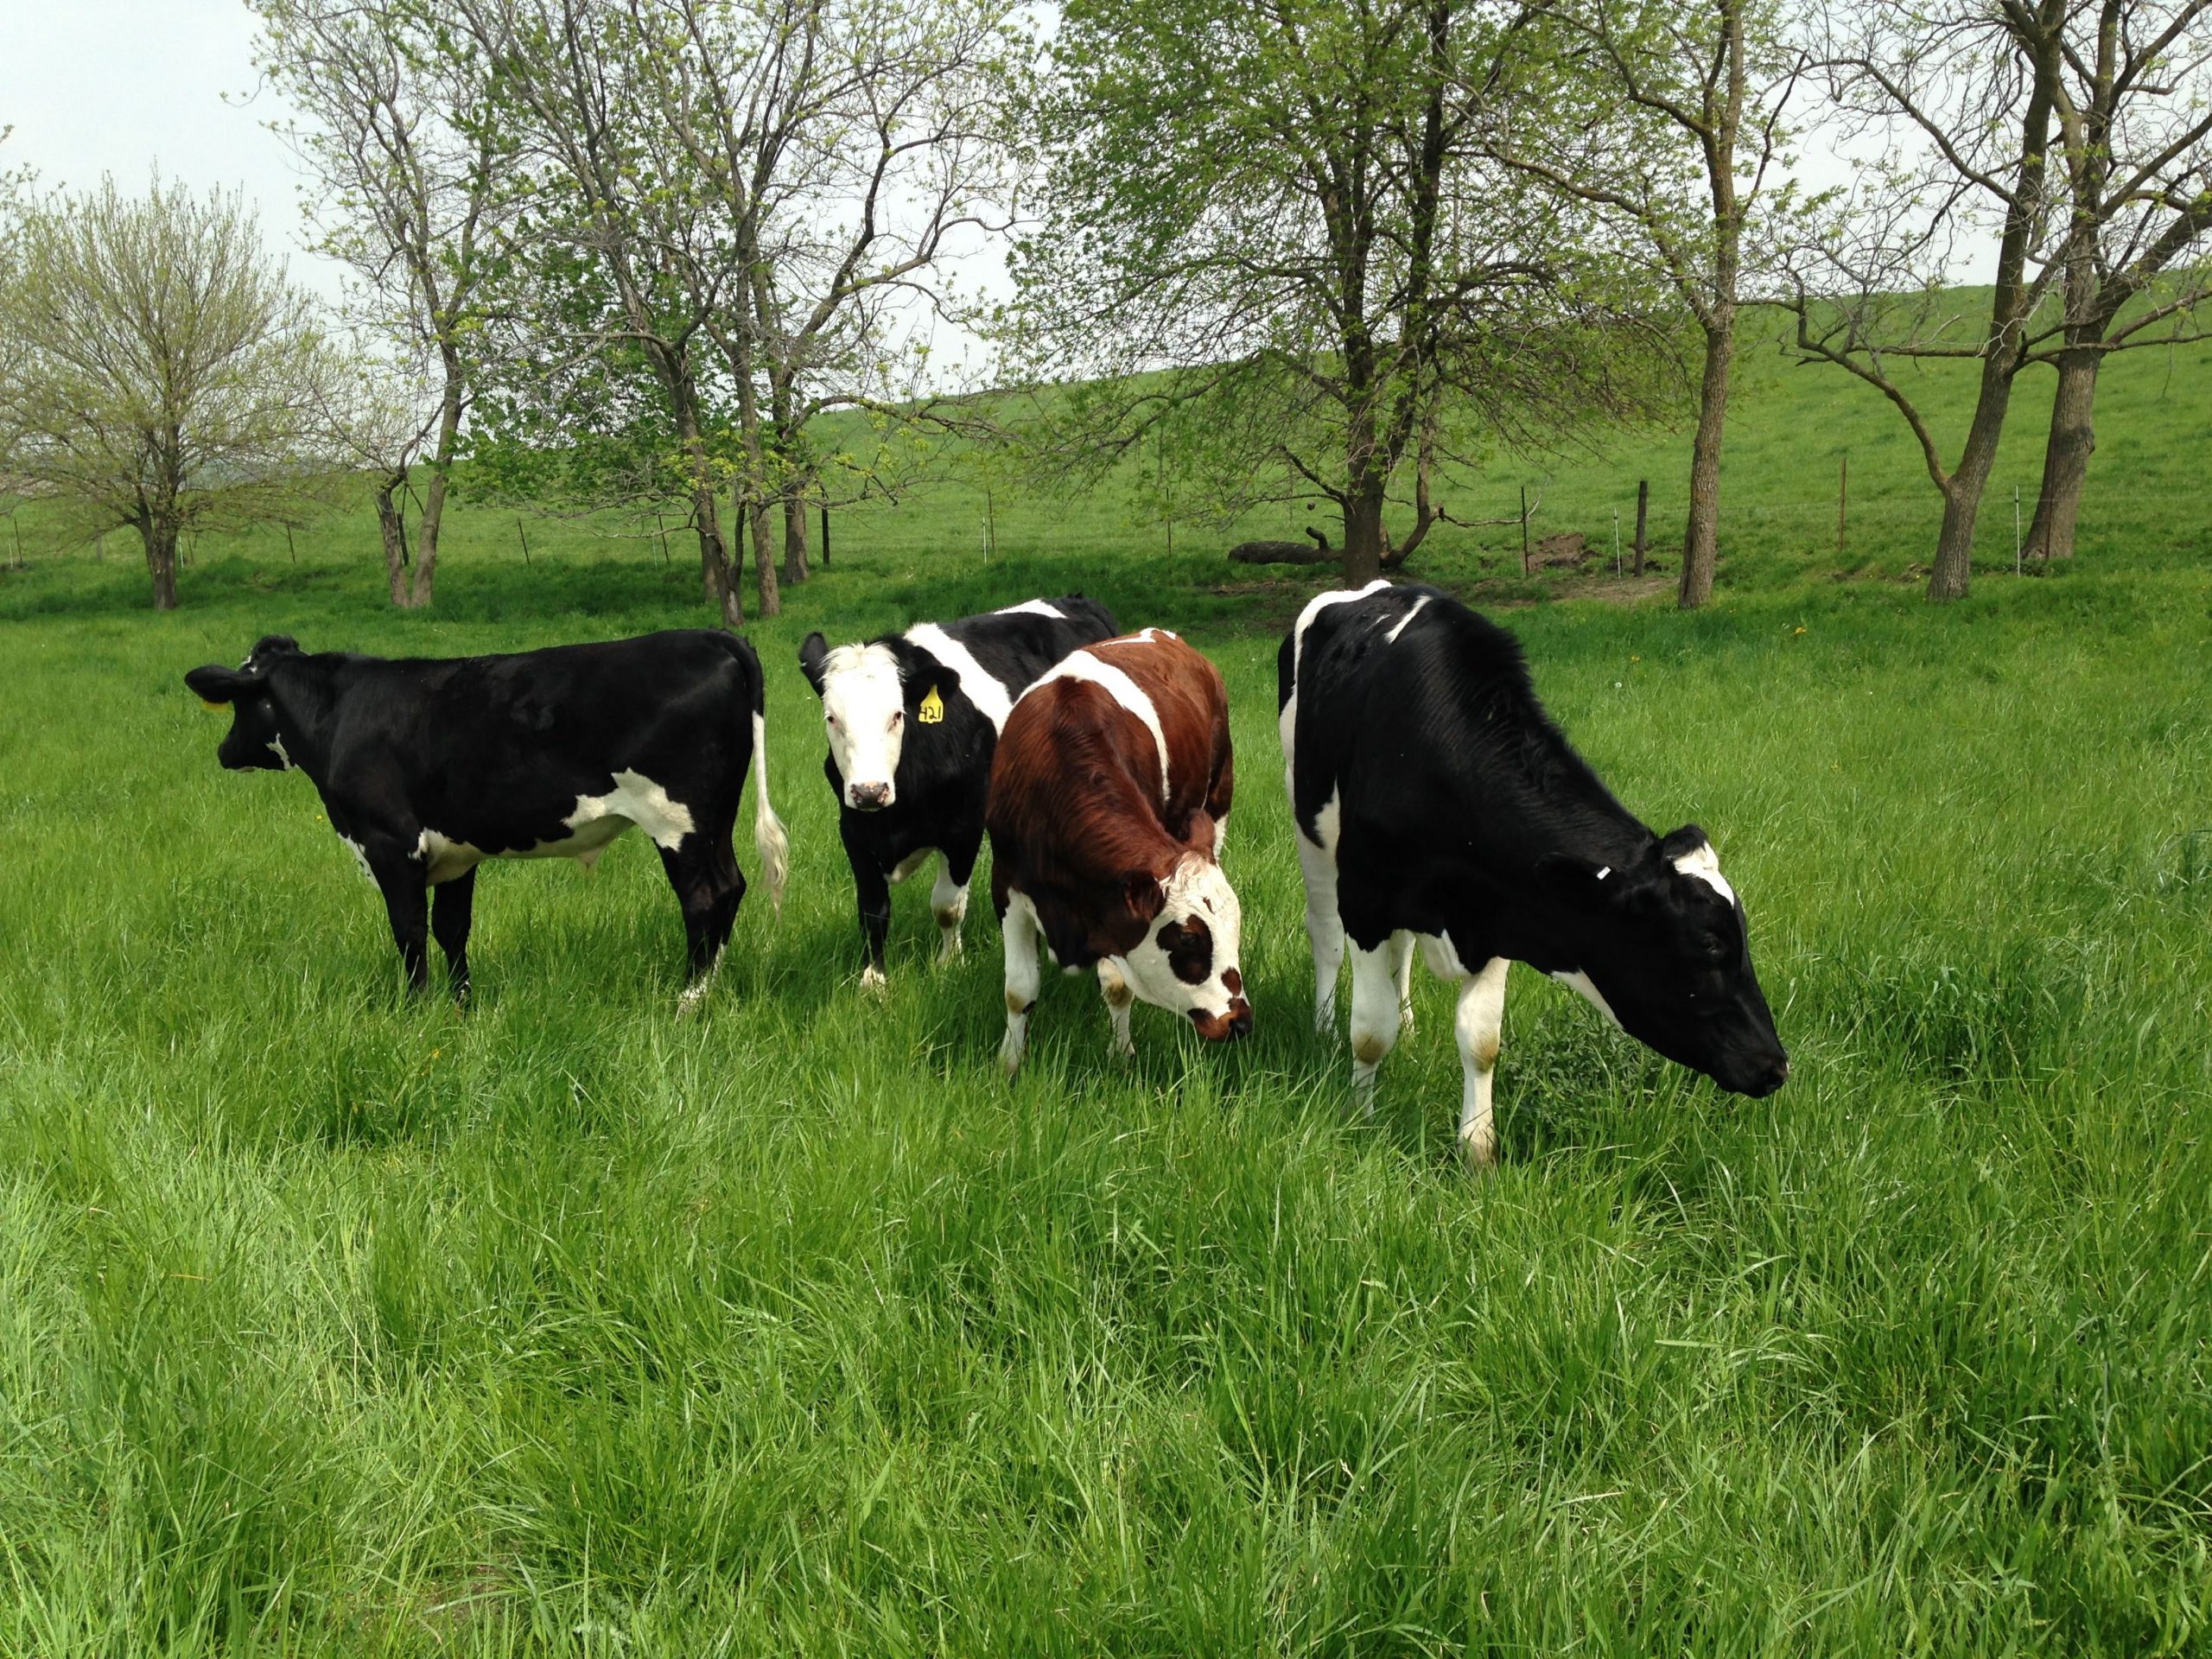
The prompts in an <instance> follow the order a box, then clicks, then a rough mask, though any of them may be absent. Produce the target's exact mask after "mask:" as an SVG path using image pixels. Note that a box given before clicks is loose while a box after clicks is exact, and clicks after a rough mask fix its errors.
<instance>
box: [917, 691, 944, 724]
mask: <svg viewBox="0 0 2212 1659" xmlns="http://www.w3.org/2000/svg"><path fill="white" fill-rule="evenodd" d="M914 718H915V719H917V720H918V721H921V722H922V724H923V725H925V726H935V725H938V724H939V723H941V722H942V721H944V698H943V697H940V696H938V694H937V687H935V686H931V687H930V694H929V696H926V697H924V698H923V699H922V706H921V707H920V708H919V709H916V710H915V711H914Z"/></svg>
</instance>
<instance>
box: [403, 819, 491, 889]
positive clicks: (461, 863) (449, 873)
mask: <svg viewBox="0 0 2212 1659" xmlns="http://www.w3.org/2000/svg"><path fill="white" fill-rule="evenodd" d="M414 856H415V857H416V859H418V860H420V861H422V865H423V880H425V881H428V882H429V884H430V885H431V886H432V887H436V886H437V885H438V884H439V883H440V882H441V881H450V880H453V879H454V877H455V876H457V875H466V874H467V873H468V872H469V871H470V870H473V869H474V868H476V867H477V866H478V865H479V864H481V863H482V862H483V861H485V859H486V857H488V856H489V855H488V854H486V852H485V851H484V849H482V848H480V847H472V846H470V845H469V844H468V843H467V842H465V841H454V839H452V838H451V837H450V836H442V835H440V834H439V833H438V832H437V831H436V830H435V829H425V830H424V831H423V833H422V834H421V835H419V836H416V838H415V853H414Z"/></svg>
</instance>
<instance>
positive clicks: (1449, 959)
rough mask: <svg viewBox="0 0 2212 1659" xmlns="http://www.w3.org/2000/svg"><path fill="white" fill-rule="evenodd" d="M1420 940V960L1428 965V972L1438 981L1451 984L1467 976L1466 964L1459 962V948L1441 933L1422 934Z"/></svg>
mask: <svg viewBox="0 0 2212 1659" xmlns="http://www.w3.org/2000/svg"><path fill="white" fill-rule="evenodd" d="M1420 938H1421V960H1422V961H1423V962H1425V963H1427V964H1428V971H1429V972H1430V973H1432V974H1434V975H1435V976H1437V977H1438V978H1439V979H1442V980H1448V981H1450V982H1452V983H1453V984H1457V983H1458V982H1459V981H1461V980H1463V979H1465V978H1466V976H1467V964H1466V963H1464V962H1462V961H1460V960H1459V947H1458V946H1456V945H1454V944H1452V941H1451V940H1450V939H1448V938H1446V937H1445V936H1444V935H1443V934H1441V933H1423V934H1421V936H1420Z"/></svg>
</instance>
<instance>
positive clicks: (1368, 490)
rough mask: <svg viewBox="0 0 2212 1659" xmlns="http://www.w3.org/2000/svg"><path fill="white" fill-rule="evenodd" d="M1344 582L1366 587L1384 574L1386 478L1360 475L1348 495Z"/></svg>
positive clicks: (1346, 497)
mask: <svg viewBox="0 0 2212 1659" xmlns="http://www.w3.org/2000/svg"><path fill="white" fill-rule="evenodd" d="M1382 574H1383V480H1381V479H1379V478H1366V479H1360V480H1357V481H1355V483H1354V484H1353V486H1352V488H1351V492H1350V493H1348V494H1347V495H1346V496H1345V497H1344V585H1345V586H1346V587H1348V588H1364V587H1365V586H1367V584H1368V583H1369V582H1372V581H1374V580H1375V579H1376V577H1377V576H1379V575H1382Z"/></svg>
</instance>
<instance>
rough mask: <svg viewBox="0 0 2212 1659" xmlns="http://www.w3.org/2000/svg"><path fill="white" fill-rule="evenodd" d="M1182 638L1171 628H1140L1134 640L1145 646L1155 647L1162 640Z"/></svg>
mask: <svg viewBox="0 0 2212 1659" xmlns="http://www.w3.org/2000/svg"><path fill="white" fill-rule="evenodd" d="M1182 637H1183V636H1182V635H1181V634H1179V633H1178V632H1175V630H1174V629H1173V628H1140V629H1139V630H1138V631H1137V633H1136V638H1138V639H1141V640H1143V641H1144V642H1145V644H1147V645H1158V644H1159V643H1160V641H1161V640H1162V639H1181V638H1182Z"/></svg>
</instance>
